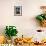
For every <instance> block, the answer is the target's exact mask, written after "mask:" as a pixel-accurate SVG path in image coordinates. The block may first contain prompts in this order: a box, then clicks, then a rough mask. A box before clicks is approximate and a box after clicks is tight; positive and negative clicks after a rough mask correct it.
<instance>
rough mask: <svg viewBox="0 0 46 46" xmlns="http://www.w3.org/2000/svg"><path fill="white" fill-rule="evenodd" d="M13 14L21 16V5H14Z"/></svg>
mask: <svg viewBox="0 0 46 46" xmlns="http://www.w3.org/2000/svg"><path fill="white" fill-rule="evenodd" d="M14 16H22V6H14Z"/></svg>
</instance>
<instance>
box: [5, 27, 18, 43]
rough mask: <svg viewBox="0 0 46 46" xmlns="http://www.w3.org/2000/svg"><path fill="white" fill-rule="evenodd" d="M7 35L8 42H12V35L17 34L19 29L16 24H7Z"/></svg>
mask: <svg viewBox="0 0 46 46" xmlns="http://www.w3.org/2000/svg"><path fill="white" fill-rule="evenodd" d="M5 30H6V32H5V34H6V36H7V37H8V39H7V42H8V43H10V42H11V40H12V36H17V33H18V31H17V29H16V27H15V26H6V29H5Z"/></svg>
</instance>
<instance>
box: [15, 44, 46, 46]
mask: <svg viewBox="0 0 46 46" xmlns="http://www.w3.org/2000/svg"><path fill="white" fill-rule="evenodd" d="M15 46H46V44H42V45H34V44H23V45H19V44H18V45H15Z"/></svg>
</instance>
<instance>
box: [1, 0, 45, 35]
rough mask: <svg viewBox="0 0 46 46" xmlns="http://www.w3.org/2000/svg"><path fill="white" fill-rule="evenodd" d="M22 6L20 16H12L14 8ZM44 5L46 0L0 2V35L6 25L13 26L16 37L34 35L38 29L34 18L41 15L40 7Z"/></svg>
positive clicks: (2, 0) (9, 0) (3, 0)
mask: <svg viewBox="0 0 46 46" xmlns="http://www.w3.org/2000/svg"><path fill="white" fill-rule="evenodd" d="M17 5H20V6H21V5H22V16H14V6H17ZM41 5H46V0H0V33H1V34H2V33H3V34H4V29H5V26H6V25H15V26H16V27H17V29H18V31H19V33H18V36H21V35H22V34H23V35H24V36H31V34H36V29H44V30H46V29H45V28H41V27H39V25H38V23H37V22H36V20H35V16H36V15H37V14H40V13H41V10H40V8H39V7H40V6H41Z"/></svg>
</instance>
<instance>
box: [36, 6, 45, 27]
mask: <svg viewBox="0 0 46 46" xmlns="http://www.w3.org/2000/svg"><path fill="white" fill-rule="evenodd" d="M40 8H41V9H42V12H43V13H42V14H40V15H38V16H36V19H37V20H39V22H40V25H41V26H42V27H46V6H41V7H40Z"/></svg>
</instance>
